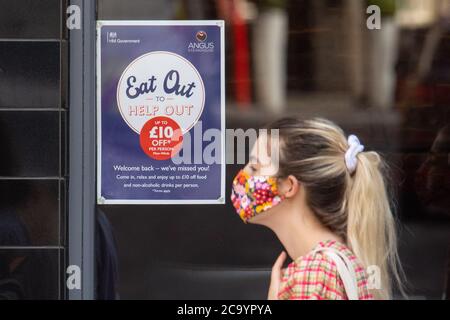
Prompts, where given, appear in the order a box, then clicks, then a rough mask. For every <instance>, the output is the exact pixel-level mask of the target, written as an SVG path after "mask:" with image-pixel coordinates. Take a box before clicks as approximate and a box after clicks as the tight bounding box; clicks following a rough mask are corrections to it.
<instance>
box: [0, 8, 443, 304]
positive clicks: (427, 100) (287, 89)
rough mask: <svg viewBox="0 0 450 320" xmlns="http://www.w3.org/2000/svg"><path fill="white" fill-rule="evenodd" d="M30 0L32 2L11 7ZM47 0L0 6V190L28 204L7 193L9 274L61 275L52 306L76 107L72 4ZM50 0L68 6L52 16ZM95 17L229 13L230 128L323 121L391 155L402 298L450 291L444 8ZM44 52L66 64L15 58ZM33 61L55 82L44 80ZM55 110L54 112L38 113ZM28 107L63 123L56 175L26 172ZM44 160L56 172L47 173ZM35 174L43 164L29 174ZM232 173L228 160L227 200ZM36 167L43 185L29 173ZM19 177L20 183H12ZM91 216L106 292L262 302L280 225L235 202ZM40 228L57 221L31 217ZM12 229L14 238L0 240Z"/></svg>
mask: <svg viewBox="0 0 450 320" xmlns="http://www.w3.org/2000/svg"><path fill="white" fill-rule="evenodd" d="M23 2H30V1H24V0H21V1H17V3H23ZM44 2H45V3H47V4H48V8H47V9H45V10H44V9H42V8H41V9H42V10H41V9H36V10H35V11H34V13H23V12H21V11H19V9H17V10H18V11H17V12H15V13H14V14H13V12H12V11H11V10H16V9H15V8H16V4H15V3H16V2H14V4H12V2H9V1H5V0H0V5H1V10H0V21H2V23H1V24H0V25H1V26H0V122H1V123H2V126H1V127H0V129H3V130H2V131H1V132H0V133H1V134H2V136H1V137H0V140H1V144H2V145H3V144H4V143H5V145H6V144H7V143H8V142H10V141H13V142H15V143H12V144H11V143H9V144H11V145H12V146H10V147H11V148H12V149H11V150H12V151H11V153H10V154H11V155H14V157H13V156H11V157H13V158H12V159H13V160H14V161H12V162H11V161H10V160H11V159H9V160H4V161H8V163H9V165H6V164H5V165H2V166H1V167H0V168H1V169H0V170H3V171H5V170H6V171H5V172H4V173H3V172H0V176H2V177H1V178H0V179H1V180H0V187H1V186H2V185H4V188H6V189H7V190H16V189H14V188H22V189H17V190H23V192H20V195H21V198H20V199H11V198H10V197H8V199H10V200H11V201H9V202H8V204H6V203H7V202H3V201H2V202H1V204H0V227H1V228H0V236H1V237H2V239H1V240H2V242H0V261H1V262H2V268H3V269H5V270H6V271H4V273H5V274H6V275H8V274H13V273H14V272H15V270H16V268H20V267H21V266H22V264H23V263H22V262H23V261H25V262H26V261H31V262H29V263H31V264H32V265H33V263H34V264H38V263H41V264H40V266H42V265H43V264H42V262H40V261H44V262H45V263H47V264H50V265H53V266H56V267H55V268H54V269H55V270H56V271H51V270H53V269H51V268H43V269H44V271H42V272H43V273H45V274H48V275H49V279H50V278H51V279H53V280H51V281H50V280H48V281H47V283H48V284H46V285H44V287H48V286H50V284H51V286H52V287H51V288H53V289H51V290H50V293H49V294H48V295H47V296H46V297H45V298H64V296H65V292H64V289H62V288H61V285H60V284H61V283H62V282H61V281H62V280H61V279H60V278H59V276H60V275H61V274H63V273H62V267H61V266H63V265H64V263H65V262H64V257H65V256H66V254H67V252H66V242H65V241H66V240H65V239H66V237H67V234H66V233H67V230H70V226H67V225H65V223H64V221H65V216H66V214H67V212H66V209H65V207H64V199H65V197H66V196H65V190H66V187H65V186H66V182H67V179H69V178H70V176H69V174H68V173H67V172H66V171H65V168H66V164H65V162H64V159H65V157H66V155H67V151H66V142H65V141H66V140H65V129H64V128H65V119H66V118H65V117H66V114H67V113H68V114H70V112H71V111H70V106H67V104H66V102H65V101H66V99H65V97H66V95H67V92H66V87H67V86H70V84H69V83H68V82H67V79H66V77H67V70H66V66H67V60H68V59H69V57H68V56H67V52H66V49H65V48H66V46H68V45H70V42H69V41H68V39H67V35H66V34H65V32H64V31H62V30H63V29H64V28H63V27H62V25H64V23H63V22H61V21H64V20H61V19H60V16H61V12H64V10H62V9H61V8H63V4H62V3H64V2H60V1H50V0H45V1H42V2H41V3H44ZM371 5H376V6H378V7H379V8H380V10H381V16H380V20H379V21H378V22H379V25H376V23H375V24H374V23H373V22H374V20H371V17H372V18H373V17H375V16H376V13H373V12H372V11H370V12H369V13H368V12H367V8H368V7H369V6H371ZM52 6H58V8H59V9H55V10H54V12H53V11H52V9H51V8H53V7H52ZM5 8H8V9H5ZM52 12H53V13H52ZM39 14H42V15H43V16H46V17H49V18H48V19H47V20H46V21H47V22H46V24H44V26H42V25H41V28H43V31H39V29H38V31H36V30H37V29H36V25H37V23H35V22H33V21H34V20H33V19H34V18H35V17H36V15H39ZM97 18H98V19H99V20H112V19H113V20H160V19H161V20H166V19H182V20H202V19H223V20H225V22H226V41H225V43H226V93H227V98H226V99H227V105H226V126H227V128H244V129H245V128H259V127H260V126H262V125H263V124H264V123H267V122H269V121H271V120H273V119H274V118H277V117H282V116H301V117H306V118H309V117H318V116H319V117H325V118H328V119H330V120H332V121H335V122H336V123H337V124H339V125H340V126H341V127H342V128H343V129H344V130H345V131H346V133H348V134H350V133H354V134H357V135H358V136H359V137H360V139H361V140H362V142H363V144H364V145H365V146H366V148H367V149H369V150H371V149H374V150H377V151H379V152H380V153H382V154H383V155H384V156H385V158H386V159H387V160H388V162H389V163H390V165H391V167H392V177H391V178H392V184H393V186H394V187H395V188H394V189H395V197H396V199H397V201H396V202H397V214H398V218H399V227H400V230H399V231H400V239H399V245H400V257H401V260H402V263H403V267H404V269H405V271H406V275H407V280H408V283H407V285H408V288H409V290H408V293H409V296H410V298H413V299H445V298H448V297H449V290H450V289H449V277H448V274H449V270H450V269H449V266H450V265H449V257H450V256H449V254H450V250H449V249H450V157H449V150H450V122H449V110H450V1H448V0H370V1H365V0H152V1H146V0H128V1H121V0H97ZM58 21H59V22H58ZM368 21H369V22H368ZM376 21H377V20H375V22H376ZM33 23H34V24H33ZM378 27H379V28H378ZM45 28H47V29H45ZM373 28H375V29H373ZM49 30H50V31H49ZM51 30H57V31H54V32H53V31H51ZM39 32H41V33H39ZM46 32H47V34H46ZM52 32H53V33H52ZM42 34H45V36H42ZM22 38H23V39H22ZM25 38H26V39H28V38H33V39H34V38H43V39H44V40H42V39H41V40H42V41H39V42H32V45H34V46H40V47H39V48H35V49H33V48H32V45H30V44H28V47H27V49H25V48H24V45H25V44H24V43H26V41H28V40H24V39H25ZM48 38H51V39H53V38H54V39H57V40H54V41H48ZM8 39H9V40H8ZM11 39H15V40H16V41H10V40H11ZM21 39H22V40H21ZM52 44H53V45H54V46H52ZM33 50H34V51H33ZM45 50H48V52H50V53H51V54H54V55H55V59H53V60H52V61H55V63H57V65H58V67H52V66H51V62H48V63H46V62H45V60H44V62H43V61H42V59H40V60H39V61H37V62H36V63H35V64H34V66H30V68H31V69H28V68H25V67H24V65H23V64H21V63H20V62H18V60H17V59H19V58H17V57H22V58H25V60H27V59H30V58H29V57H30V56H31V55H33V56H34V53H36V54H37V55H38V56H39V55H41V56H42V57H44V55H43V53H42V52H45ZM52 50H53V51H52ZM45 56H47V57H48V55H45ZM16 58H17V59H16ZM21 61H23V60H21ZM36 65H42V70H45V71H46V72H47V73H45V72H39V70H37V71H36ZM33 68H34V69H33ZM30 70H35V71H30ZM30 77H31V78H30ZM24 79H28V80H24ZM51 79H54V81H51ZM36 86H38V88H41V90H37V89H36ZM27 89H28V90H29V91H28V93H27V94H25V95H23V94H22V93H23V92H24V90H27ZM55 92H56V96H55V95H54V94H53V93H55ZM49 106H54V107H55V108H54V110H53V109H51V110H47V109H45V108H44V110H41V109H39V108H43V107H49ZM33 108H35V109H33ZM22 109H23V110H22ZM20 112H22V113H20ZM33 112H34V113H35V114H39V115H40V116H42V117H43V120H42V121H47V122H45V123H46V125H45V127H46V128H53V127H52V126H55V127H54V128H55V130H56V128H58V129H57V130H56V131H55V132H50V133H48V134H47V136H48V137H52V138H49V139H50V140H52V139H53V140H54V143H55V146H57V147H55V151H54V153H55V155H54V156H55V157H59V158H58V159H59V160H58V161H57V162H56V164H55V166H57V168H58V169H57V170H56V171H55V172H53V171H52V170H53V169H51V168H53V167H51V168H47V167H49V166H50V164H49V161H50V160H49V159H47V158H48V157H52V154H51V153H50V154H46V155H40V157H39V156H38V157H36V158H35V159H34V161H33V162H32V164H30V163H31V162H30V158H29V157H30V152H35V151H30V149H26V150H22V149H23V145H24V143H26V141H29V140H27V139H25V138H24V137H23V136H22V135H20V134H19V133H20V132H23V128H25V127H27V128H29V127H31V128H33V125H31V126H29V124H32V123H33V121H35V120H34V119H36V118H34V116H30V117H28V118H29V119H28V118H27V117H26V116H25V117H22V116H20V120H19V121H18V120H16V119H18V118H19V117H14V113H20V114H21V115H22V114H30V113H33ZM45 112H47V113H50V114H49V115H47V114H45ZM52 112H56V113H52ZM72 112H74V111H72ZM27 119H28V120H27ZM27 121H28V122H27ZM42 121H41V122H40V123H44V122H42ZM47 125H48V126H47ZM45 130H48V131H51V130H50V129H45ZM40 132H41V131H40ZM29 135H30V136H31V137H34V136H35V135H33V134H31V133H30V134H29ZM23 141H25V142H23ZM16 145H19V146H20V145H21V146H22V149H21V148H20V147H17V146H16ZM48 148H49V149H50V150H53V149H51V147H48ZM25 154H26V155H25ZM36 154H38V155H39V154H40V153H39V152H37V151H36ZM61 155H62V156H61ZM3 158H4V159H7V157H3ZM41 158H42V159H41ZM52 159H53V158H52ZM2 161H3V160H2ZM39 161H42V163H44V164H47V167H46V166H40V167H38V165H37V164H39ZM36 163H37V164H36ZM29 166H32V167H33V168H37V169H35V170H28V171H29V172H27V168H29ZM239 169H240V166H238V165H227V181H226V188H227V189H226V190H227V191H226V193H227V194H229V192H230V185H231V181H232V179H233V177H234V176H235V174H236V173H237V171H238V170H239ZM39 170H40V171H39ZM37 171H39V173H38V174H37V175H38V176H39V177H41V179H40V180H39V183H40V184H38V183H36V180H35V179H34V180H33V179H30V176H33V175H35V173H36V172H37ZM17 177H21V179H13V178H17ZM17 181H21V182H23V183H22V184H20V183H18V182H17ZM53 181H55V183H53ZM58 182H59V183H58ZM13 183H15V184H16V185H17V186H14V185H13ZM19 185H20V186H19ZM11 188H13V189H11ZM1 194H6V193H3V192H1ZM49 199H53V200H54V202H51V201H50V200H49ZM12 200H14V201H12ZM49 203H54V206H53V207H52V206H50V205H49ZM61 203H62V204H61ZM31 208H34V209H31ZM97 209H98V217H97V227H98V230H97V234H96V237H97V242H96V248H97V249H96V250H97V259H98V264H97V279H98V280H97V282H98V283H97V288H98V292H97V298H99V299H101V298H121V299H265V298H266V296H267V289H268V285H269V280H270V279H269V275H270V268H271V266H272V264H273V262H274V261H275V259H276V257H277V255H278V254H279V252H280V251H281V250H282V247H281V246H280V243H279V242H278V240H277V239H276V237H275V235H274V234H272V232H271V231H269V230H266V229H264V228H262V227H258V226H253V225H252V226H248V225H244V224H243V223H242V222H241V220H240V219H239V217H237V215H236V214H235V213H234V210H233V208H232V206H231V204H230V203H229V201H228V202H227V204H226V205H224V206H220V205H214V206H205V205H203V206H192V205H191V206H187V205H186V206H125V205H121V206H99V207H98V208H97ZM49 212H54V214H53V215H52V214H49ZM42 219H46V220H44V221H48V223H46V224H45V225H40V224H39V223H36V221H43V220H42ZM4 226H6V227H4ZM11 226H14V228H15V229H14V230H16V231H15V232H14V234H15V236H14V237H12V238H13V239H14V241H15V242H14V241H13V240H11V239H12V238H11V237H6V236H4V235H5V234H7V233H3V232H1V230H3V228H6V229H7V230H11V228H12V227H11ZM43 235H46V236H43ZM3 238H4V239H3ZM13 242H14V243H15V244H14V245H12V244H11V243H13ZM33 245H37V246H41V247H40V248H39V250H40V251H33V250H32V251H31V252H33V253H34V256H32V255H30V254H29V252H30V249H29V246H33ZM11 246H12V247H11ZM10 247H11V248H13V249H15V251H12V249H11V248H10ZM8 248H10V249H11V250H9V249H8ZM17 248H21V249H23V251H20V250H18V249H17ZM46 249H47V251H46ZM51 249H55V250H54V251H52V250H51ZM37 252H40V253H41V254H39V255H37V254H36V253H37ZM42 252H44V253H45V255H43V254H42ZM52 252H53V253H54V254H53V255H52V254H50V253H52ZM3 253H4V254H3ZM36 256H37V257H36ZM33 259H35V260H36V261H35V262H33V261H34V260H33ZM39 259H40V260H39ZM0 270H2V269H0ZM37 270H40V269H37ZM49 270H50V271H49ZM51 272H53V273H51ZM58 272H59V274H58ZM22 274H23V273H22ZM55 274H58V277H56V280H54V279H55ZM52 276H53V277H52ZM4 278H5V279H6V278H7V277H6V276H4ZM16 278H17V277H16ZM43 279H46V278H45V277H44V278H43ZM58 279H59V280H58ZM26 281H28V280H27V279H25V280H24V279H23V277H22V278H20V279H19V280H17V281H16V282H18V283H19V285H23V284H24V283H25V284H26V286H27V287H28V288H29V289H28V291H27V292H30V293H29V294H24V297H25V298H26V297H31V296H32V295H33V294H34V293H33V292H35V291H36V290H37V288H38V287H37V286H40V288H43V285H42V284H33V283H32V284H30V282H26ZM0 286H1V284H0ZM33 290H34V291H33ZM55 292H56V293H55ZM396 298H399V299H400V298H401V297H400V296H399V295H398V294H396Z"/></svg>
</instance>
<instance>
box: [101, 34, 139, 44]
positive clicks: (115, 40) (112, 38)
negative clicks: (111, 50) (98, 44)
mask: <svg viewBox="0 0 450 320" xmlns="http://www.w3.org/2000/svg"><path fill="white" fill-rule="evenodd" d="M106 42H107V43H112V44H139V43H141V40H140V39H121V38H120V37H119V36H118V34H117V32H115V31H108V32H106Z"/></svg>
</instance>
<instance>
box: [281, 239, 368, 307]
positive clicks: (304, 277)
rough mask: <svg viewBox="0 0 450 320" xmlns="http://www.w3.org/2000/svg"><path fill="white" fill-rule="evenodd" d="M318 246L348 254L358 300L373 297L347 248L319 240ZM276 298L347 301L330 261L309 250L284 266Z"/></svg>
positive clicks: (363, 275) (357, 263) (333, 265)
mask: <svg viewBox="0 0 450 320" xmlns="http://www.w3.org/2000/svg"><path fill="white" fill-rule="evenodd" d="M318 247H333V248H335V249H337V250H339V251H341V252H342V253H344V254H345V255H346V256H347V257H349V259H350V261H351V262H352V263H353V268H354V269H355V273H356V277H357V284H358V295H359V299H360V300H372V299H373V295H372V294H371V293H370V292H369V288H368V282H367V275H366V272H365V270H364V267H363V266H362V264H361V263H360V262H359V261H358V259H357V258H356V256H355V255H354V254H353V253H352V252H351V251H350V249H349V248H347V247H346V246H345V245H343V244H341V243H339V242H336V241H333V240H329V241H326V242H320V243H319V244H318ZM278 299H280V300H347V295H346V293H345V289H344V284H343V282H342V280H341V278H340V277H339V274H338V271H337V267H336V264H335V263H334V262H333V260H332V259H331V258H330V257H328V256H327V255H326V254H324V253H323V252H316V253H312V252H310V253H309V254H307V255H305V256H301V257H299V258H297V259H296V260H295V261H293V262H291V263H290V264H289V265H288V267H287V268H286V269H285V271H284V273H283V276H282V282H281V287H280V291H279V293H278Z"/></svg>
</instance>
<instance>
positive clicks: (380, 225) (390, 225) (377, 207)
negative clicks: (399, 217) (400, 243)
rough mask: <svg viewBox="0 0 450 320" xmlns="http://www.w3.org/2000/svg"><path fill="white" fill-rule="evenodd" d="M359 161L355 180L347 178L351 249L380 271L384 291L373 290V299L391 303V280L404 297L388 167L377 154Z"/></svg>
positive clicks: (360, 155) (353, 177)
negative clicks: (389, 188)
mask: <svg viewBox="0 0 450 320" xmlns="http://www.w3.org/2000/svg"><path fill="white" fill-rule="evenodd" d="M357 158H358V165H357V168H356V170H355V172H354V174H353V176H350V175H349V176H348V180H349V181H348V188H347V193H346V209H347V242H348V245H349V246H350V247H351V249H352V250H353V252H354V253H355V255H356V256H357V257H358V258H359V259H360V260H361V261H362V263H363V264H364V265H365V267H366V268H367V267H369V266H377V267H378V268H379V270H380V277H381V279H380V280H381V281H380V284H381V287H380V288H373V289H372V290H371V293H372V294H373V295H374V297H376V298H378V299H390V298H391V297H392V288H391V283H392V280H395V282H396V283H397V285H398V287H399V290H400V292H401V293H402V294H403V295H404V291H403V285H402V281H401V279H402V277H403V271H402V269H401V267H400V263H399V257H398V253H397V236H396V227H395V226H396V223H395V218H394V216H393V214H392V209H393V208H391V203H390V201H389V196H388V194H387V189H386V187H387V183H386V180H385V179H386V178H385V177H386V176H387V175H384V173H385V172H386V169H387V166H386V164H385V162H384V161H383V160H382V159H381V157H380V156H379V155H378V153H376V152H363V153H360V154H359V155H358V156H357ZM390 275H392V276H390Z"/></svg>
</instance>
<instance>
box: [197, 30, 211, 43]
mask: <svg viewBox="0 0 450 320" xmlns="http://www.w3.org/2000/svg"><path fill="white" fill-rule="evenodd" d="M195 37H196V38H197V40H198V41H201V42H204V41H206V38H208V35H207V34H206V32H205V31H198V32H197V34H196V35H195Z"/></svg>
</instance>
